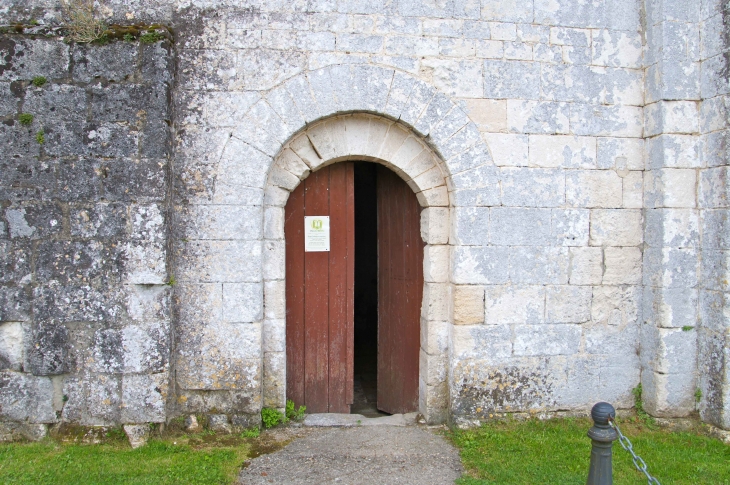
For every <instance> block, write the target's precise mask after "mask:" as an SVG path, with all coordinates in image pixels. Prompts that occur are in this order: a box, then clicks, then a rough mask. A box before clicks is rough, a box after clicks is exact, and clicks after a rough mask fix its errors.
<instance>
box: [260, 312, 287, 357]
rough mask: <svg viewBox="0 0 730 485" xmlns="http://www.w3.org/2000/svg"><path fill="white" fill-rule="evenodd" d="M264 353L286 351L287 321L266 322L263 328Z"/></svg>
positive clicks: (270, 320)
mask: <svg viewBox="0 0 730 485" xmlns="http://www.w3.org/2000/svg"><path fill="white" fill-rule="evenodd" d="M263 341H264V347H263V350H264V352H285V351H286V320H284V319H281V320H273V319H266V320H264V327H263Z"/></svg>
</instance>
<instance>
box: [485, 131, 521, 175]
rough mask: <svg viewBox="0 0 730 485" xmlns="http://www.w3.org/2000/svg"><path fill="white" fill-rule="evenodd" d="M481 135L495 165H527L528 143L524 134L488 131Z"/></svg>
mask: <svg viewBox="0 0 730 485" xmlns="http://www.w3.org/2000/svg"><path fill="white" fill-rule="evenodd" d="M483 136H484V138H485V140H486V142H487V145H489V150H490V151H491V152H492V158H494V164H495V165H498V166H511V167H526V166H527V165H528V146H529V145H528V137H527V136H526V135H509V134H502V133H499V134H497V133H488V134H484V135H483Z"/></svg>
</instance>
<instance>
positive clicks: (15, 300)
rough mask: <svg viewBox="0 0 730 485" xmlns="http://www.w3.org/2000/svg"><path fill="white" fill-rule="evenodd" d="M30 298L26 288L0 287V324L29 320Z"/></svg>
mask: <svg viewBox="0 0 730 485" xmlns="http://www.w3.org/2000/svg"><path fill="white" fill-rule="evenodd" d="M30 307H31V298H30V292H29V288H27V287H26V286H0V322H27V321H29V320H30V319H31V316H30V315H31V311H30Z"/></svg>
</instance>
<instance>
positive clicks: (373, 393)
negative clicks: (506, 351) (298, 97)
mask: <svg viewBox="0 0 730 485" xmlns="http://www.w3.org/2000/svg"><path fill="white" fill-rule="evenodd" d="M376 169H377V165H376V164H374V163H368V162H356V163H355V167H354V170H355V329H354V330H355V331H354V336H355V342H354V402H353V404H352V406H351V407H350V412H351V413H352V414H362V415H364V416H368V417H376V416H387V415H388V414H387V413H384V412H382V411H379V410H378V409H377V396H378V394H377V389H378V387H377V378H378V211H377V198H376Z"/></svg>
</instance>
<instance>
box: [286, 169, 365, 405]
mask: <svg viewBox="0 0 730 485" xmlns="http://www.w3.org/2000/svg"><path fill="white" fill-rule="evenodd" d="M304 216H329V217H330V251H328V252H305V251H304ZM354 221H355V191H354V171H353V164H352V163H337V164H334V165H331V166H329V167H325V168H323V169H321V170H318V171H316V172H313V173H312V174H311V175H310V176H309V177H308V178H307V179H306V180H304V181H303V182H302V183H301V184H300V185H299V186H298V187H297V188H296V190H294V192H292V194H291V195H290V196H289V200H288V201H287V204H286V208H285V224H284V231H285V237H286V394H287V399H291V400H292V401H294V403H295V404H296V405H297V406H299V405H302V404H303V405H305V406H307V412H309V413H327V412H330V413H349V412H350V404H352V398H353V325H354V286H355V271H354V269H355V230H354Z"/></svg>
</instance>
